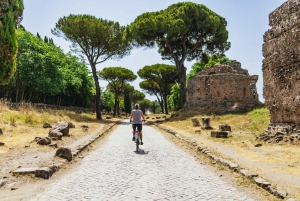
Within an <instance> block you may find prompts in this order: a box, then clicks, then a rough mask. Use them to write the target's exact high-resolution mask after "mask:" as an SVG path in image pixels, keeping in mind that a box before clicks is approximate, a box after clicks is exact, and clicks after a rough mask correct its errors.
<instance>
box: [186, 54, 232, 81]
mask: <svg viewBox="0 0 300 201" xmlns="http://www.w3.org/2000/svg"><path fill="white" fill-rule="evenodd" d="M223 61H226V63H227V64H230V63H231V60H230V59H229V58H227V57H226V56H221V57H218V56H216V55H212V56H209V57H208V58H207V60H202V61H199V62H197V63H194V64H193V66H192V70H191V72H190V73H189V74H188V76H187V77H188V78H189V77H192V76H194V75H196V74H197V73H198V72H200V71H202V70H203V69H204V68H211V67H213V66H214V65H216V64H218V63H221V62H223Z"/></svg>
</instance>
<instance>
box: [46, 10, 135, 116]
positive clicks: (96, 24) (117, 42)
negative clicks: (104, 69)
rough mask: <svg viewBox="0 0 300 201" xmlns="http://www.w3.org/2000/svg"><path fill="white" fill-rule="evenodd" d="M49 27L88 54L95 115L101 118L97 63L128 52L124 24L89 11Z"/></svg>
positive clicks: (128, 43)
mask: <svg viewBox="0 0 300 201" xmlns="http://www.w3.org/2000/svg"><path fill="white" fill-rule="evenodd" d="M51 31H52V33H53V34H54V35H56V36H58V37H63V38H64V39H65V40H67V41H70V42H71V43H72V44H73V48H75V49H76V50H77V51H80V52H82V54H84V55H85V56H86V57H87V60H88V61H89V63H90V66H91V69H92V73H93V78H94V82H95V88H96V97H95V99H96V118H97V119H102V117H101V111H100V85H99V81H98V76H97V72H96V65H97V64H99V63H102V62H104V61H106V60H108V59H120V58H123V57H125V56H127V55H128V54H129V53H130V50H131V41H130V39H129V37H127V34H126V33H127V31H126V27H124V26H120V25H119V23H118V22H113V21H109V20H105V19H102V18H96V17H94V16H91V15H69V16H67V17H65V16H64V17H62V18H60V19H59V20H58V22H57V23H56V25H55V28H54V29H53V30H51Z"/></svg>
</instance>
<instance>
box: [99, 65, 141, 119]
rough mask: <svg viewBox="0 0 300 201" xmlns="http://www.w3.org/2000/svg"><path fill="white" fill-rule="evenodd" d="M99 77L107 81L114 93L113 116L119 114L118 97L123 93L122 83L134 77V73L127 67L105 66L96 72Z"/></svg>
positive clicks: (132, 79) (130, 80)
mask: <svg viewBox="0 0 300 201" xmlns="http://www.w3.org/2000/svg"><path fill="white" fill-rule="evenodd" d="M98 75H99V77H100V78H101V79H103V80H106V81H108V82H109V85H108V86H109V89H110V90H111V91H112V92H113V93H114V95H115V107H114V116H115V115H116V113H118V115H119V99H120V97H121V95H123V94H124V93H123V91H124V84H125V83H128V82H132V81H134V80H135V79H136V77H137V76H136V75H135V74H134V73H133V72H132V71H131V70H129V69H127V68H123V67H107V68H104V69H103V70H102V71H99V72H98Z"/></svg>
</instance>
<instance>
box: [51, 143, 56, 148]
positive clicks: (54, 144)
mask: <svg viewBox="0 0 300 201" xmlns="http://www.w3.org/2000/svg"><path fill="white" fill-rule="evenodd" d="M49 147H54V148H57V143H52V144H49Z"/></svg>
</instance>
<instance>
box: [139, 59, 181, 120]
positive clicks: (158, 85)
mask: <svg viewBox="0 0 300 201" xmlns="http://www.w3.org/2000/svg"><path fill="white" fill-rule="evenodd" d="M138 75H139V76H140V78H142V79H145V81H143V82H141V83H140V87H141V88H142V89H143V90H144V91H145V92H146V93H149V94H150V95H152V94H154V95H155V96H156V97H157V100H158V102H159V103H160V105H161V107H162V111H164V110H165V113H166V114H168V106H167V96H168V95H169V94H170V91H171V87H172V86H173V85H174V84H175V83H176V82H178V81H179V79H178V76H177V70H176V67H175V66H173V65H167V64H154V65H151V66H145V67H144V68H142V69H140V70H139V71H138Z"/></svg>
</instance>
